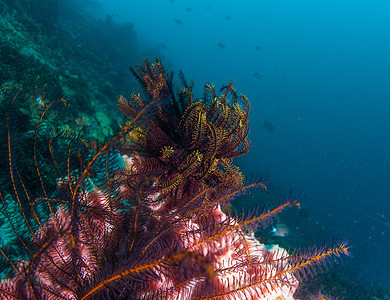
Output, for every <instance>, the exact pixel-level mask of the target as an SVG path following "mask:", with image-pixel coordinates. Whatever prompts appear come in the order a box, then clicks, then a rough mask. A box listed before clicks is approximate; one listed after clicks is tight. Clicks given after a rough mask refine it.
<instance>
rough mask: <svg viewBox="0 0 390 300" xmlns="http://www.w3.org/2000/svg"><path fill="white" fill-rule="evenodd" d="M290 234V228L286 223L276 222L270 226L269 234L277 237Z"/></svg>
mask: <svg viewBox="0 0 390 300" xmlns="http://www.w3.org/2000/svg"><path fill="white" fill-rule="evenodd" d="M289 234H290V229H289V228H288V226H287V225H286V224H283V223H278V224H276V225H275V226H272V230H271V232H270V235H272V236H277V237H286V236H288V235H289Z"/></svg>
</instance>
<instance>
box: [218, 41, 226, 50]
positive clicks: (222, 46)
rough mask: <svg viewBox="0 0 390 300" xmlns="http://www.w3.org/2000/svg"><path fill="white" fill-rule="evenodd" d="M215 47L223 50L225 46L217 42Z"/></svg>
mask: <svg viewBox="0 0 390 300" xmlns="http://www.w3.org/2000/svg"><path fill="white" fill-rule="evenodd" d="M217 45H218V47H219V48H221V49H223V48H225V44H224V43H221V42H219V43H218V44H217Z"/></svg>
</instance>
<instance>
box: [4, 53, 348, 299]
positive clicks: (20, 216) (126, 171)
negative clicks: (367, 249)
mask: <svg viewBox="0 0 390 300" xmlns="http://www.w3.org/2000/svg"><path fill="white" fill-rule="evenodd" d="M132 72H133V74H134V75H135V77H136V78H137V79H138V81H139V82H140V84H141V86H142V88H143V90H144V94H143V95H142V96H141V95H140V94H133V95H132V97H131V99H129V100H126V99H125V98H124V97H120V99H119V102H118V106H119V110H120V111H121V112H122V113H123V115H124V116H125V117H126V120H125V122H124V123H123V125H122V127H121V129H120V131H119V132H118V133H117V134H115V135H114V136H113V137H112V138H111V139H110V140H109V141H108V142H106V143H103V144H99V143H97V142H90V141H88V140H85V139H84V137H83V136H82V135H80V134H74V133H69V132H64V133H62V134H57V135H55V136H53V137H51V138H50V139H49V140H48V143H47V146H48V150H46V152H47V151H48V153H49V154H50V156H49V157H50V158H51V160H52V163H51V164H50V165H51V166H52V168H51V169H50V168H49V166H46V164H48V163H47V162H46V161H44V160H43V157H42V155H40V153H41V151H43V153H46V152H45V150H43V148H42V145H41V143H40V141H41V136H42V132H43V131H44V126H45V123H44V121H43V120H44V117H45V114H47V112H48V111H49V109H50V108H51V107H52V103H50V104H48V105H47V106H46V107H45V108H43V112H42V116H41V118H40V119H39V122H38V125H37V127H36V130H35V132H34V134H33V136H34V138H33V141H34V142H33V147H32V149H33V161H34V168H35V171H36V177H37V182H38V183H37V185H38V186H39V192H37V193H35V194H32V193H31V192H30V191H29V188H27V183H26V182H27V180H26V178H24V177H23V172H22V168H23V166H22V165H21V164H20V163H18V160H17V154H18V153H15V152H14V149H15V148H16V144H17V141H14V140H13V138H12V135H11V134H10V132H11V123H10V122H11V121H10V116H11V112H12V107H13V106H14V101H13V100H12V99H11V100H10V101H5V102H6V104H7V109H6V112H5V131H6V132H7V133H8V134H7V140H6V144H7V150H6V153H7V156H6V157H7V162H8V165H7V168H8V170H9V178H10V181H11V191H8V192H5V193H4V192H2V194H1V201H2V203H3V206H2V214H3V215H4V216H5V219H6V222H7V230H8V232H9V234H10V235H11V236H12V237H13V242H12V243H14V244H15V243H17V244H19V246H20V248H21V249H22V250H23V256H21V257H19V259H17V258H15V257H12V256H11V255H9V251H8V250H9V249H8V243H7V242H4V243H3V244H2V245H1V249H0V256H2V258H3V261H2V262H0V263H2V264H3V265H8V269H7V270H9V271H8V272H7V273H8V274H6V276H5V277H4V279H3V280H2V281H1V283H0V295H1V297H2V299H294V296H293V294H294V292H295V290H296V289H297V287H298V285H299V283H300V281H301V280H307V279H309V278H310V277H314V276H315V275H316V273H317V272H319V271H320V272H322V271H323V270H324V269H327V268H328V266H329V265H330V264H331V263H332V262H334V261H337V260H338V259H339V257H340V256H342V255H348V246H347V244H346V243H345V242H334V243H331V244H330V245H325V246H323V247H320V248H316V247H312V248H310V249H306V250H303V249H297V250H290V251H287V250H284V249H281V248H279V247H277V246H274V247H272V248H271V247H267V246H265V245H262V244H260V243H259V242H258V241H257V240H256V239H255V238H254V232H255V230H256V228H257V227H258V226H266V225H269V224H270V223H271V222H272V221H273V219H274V218H275V217H276V216H277V214H278V213H280V212H281V211H282V210H283V209H285V208H287V207H299V202H298V201H299V199H297V198H296V197H294V196H293V195H291V194H290V195H288V196H287V197H286V198H285V199H284V201H282V202H281V203H280V204H279V205H278V206H277V207H275V208H270V207H266V208H264V209H263V210H262V211H261V212H259V213H258V212H257V211H253V212H250V213H247V214H246V215H245V214H242V215H241V216H233V215H226V214H225V213H223V212H222V210H221V207H222V206H224V205H225V204H227V203H229V201H231V200H232V199H233V198H235V197H237V196H239V195H240V194H242V193H245V192H246V191H247V190H248V189H251V188H256V187H257V188H261V189H264V190H266V189H267V186H266V181H265V180H259V181H257V182H252V183H250V182H249V183H248V182H245V179H244V176H243V175H242V173H241V172H240V170H239V169H238V167H236V166H234V165H233V163H232V160H233V159H234V158H235V157H238V156H241V155H244V154H245V153H246V152H247V151H248V149H249V141H248V132H249V121H248V114H249V102H248V100H247V99H246V97H245V96H243V95H238V94H237V92H236V91H235V89H234V88H233V84H232V82H230V83H229V84H228V85H226V86H224V87H222V89H221V90H220V94H218V93H217V92H216V91H215V89H214V88H213V87H212V86H211V85H206V86H205V93H204V96H203V97H202V98H195V97H194V96H193V91H192V87H193V83H192V82H191V83H190V84H189V83H188V82H187V81H186V80H185V79H184V76H183V75H182V74H181V76H180V77H181V78H182V82H183V86H184V87H183V88H181V89H178V90H177V91H174V89H173V84H172V78H173V76H172V74H167V73H166V72H165V70H164V69H163V67H162V65H161V63H160V61H158V60H156V61H155V62H154V63H153V64H151V63H149V62H148V61H146V60H145V61H144V63H143V65H142V66H138V67H136V68H135V69H132ZM59 102H63V101H62V100H60V101H59ZM43 162H45V163H43ZM44 169H50V170H48V171H46V170H44ZM49 176H51V178H56V182H57V189H56V191H55V192H50V190H49V189H48V187H47V183H46V181H47V178H48V177H49ZM10 202H13V204H12V205H11V204H10ZM10 207H13V209H10ZM15 212H16V213H17V216H14V213H15ZM21 228H23V232H21V230H22V229H21Z"/></svg>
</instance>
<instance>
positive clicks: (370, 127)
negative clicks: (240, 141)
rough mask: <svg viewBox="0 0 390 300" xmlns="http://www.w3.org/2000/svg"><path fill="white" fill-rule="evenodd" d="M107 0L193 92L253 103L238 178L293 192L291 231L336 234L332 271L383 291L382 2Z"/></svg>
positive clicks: (387, 270) (387, 160)
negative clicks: (220, 92) (224, 91)
mask: <svg viewBox="0 0 390 300" xmlns="http://www.w3.org/2000/svg"><path fill="white" fill-rule="evenodd" d="M106 2H107V3H106V4H105V5H104V6H103V9H101V10H99V11H95V13H96V14H97V15H98V16H99V17H101V18H105V16H106V14H113V15H114V19H115V21H118V22H122V21H130V22H133V23H134V25H135V27H134V28H135V31H136V32H137V35H138V40H139V44H140V47H141V50H140V51H141V53H142V51H145V56H148V53H149V52H150V51H148V49H150V48H154V49H157V50H158V51H160V53H161V56H162V60H163V62H164V61H166V62H167V64H168V63H169V68H170V69H173V70H176V71H178V70H179V69H181V70H183V71H184V73H185V74H186V75H187V78H188V79H190V78H193V79H194V80H195V86H196V87H197V89H195V90H196V91H197V92H199V93H201V90H202V86H203V83H205V82H213V83H214V84H215V86H216V87H219V86H221V85H222V84H223V83H228V82H229V81H230V79H233V80H234V84H235V87H236V88H237V90H238V92H240V93H243V94H245V95H246V96H247V97H249V99H250V100H251V103H252V113H251V134H250V136H251V141H252V149H251V151H250V153H249V154H248V155H247V156H246V157H245V158H243V159H241V160H240V165H241V168H242V170H243V171H244V173H245V174H253V175H254V176H255V177H261V176H269V177H270V181H271V182H272V183H273V185H274V186H275V188H278V187H280V188H282V189H285V190H287V191H288V190H290V189H291V190H293V191H294V192H297V193H298V192H304V193H305V194H306V198H305V199H303V200H302V206H303V208H304V209H305V211H307V212H308V214H309V215H310V222H309V221H308V223H307V224H308V225H307V226H306V227H304V228H295V230H297V231H299V232H300V233H301V234H304V232H305V231H307V232H310V231H311V233H312V234H311V236H314V238H312V240H311V241H310V242H311V243H313V244H315V243H318V244H321V243H322V242H323V241H324V240H330V239H332V238H333V237H334V238H347V239H348V240H349V241H350V244H351V245H353V248H352V249H351V251H352V254H353V258H352V259H348V260H346V261H345V264H344V267H343V268H342V269H341V270H340V272H341V273H342V274H344V275H345V276H352V278H355V279H356V280H361V281H362V282H365V283H367V284H368V285H370V284H372V285H374V286H383V287H384V288H386V289H390V275H389V274H390V250H389V247H390V184H389V183H390V172H389V170H390V155H389V149H390V123H389V118H388V117H389V114H390V83H389V79H390V58H389V53H390V18H389V13H388V12H389V10H390V3H389V2H388V1H375V0H372V1H361V0H355V1H343V0H337V1H335V0H327V1H323V0H319V1H312V0H311V1H286V0H279V1H276V0H274V1H266V0H251V1H249V0H248V1H227V0H225V1H222V0H213V1H204V0H196V1H195V0H194V1H189V0H188V1H184V0H182V1H180V0H174V1H172V0H171V1H168V0H149V1H140V0H139V1H128V0H121V1H120V0H116V1H115V0H110V1H108V0H106ZM143 49H144V50H143ZM198 95H199V96H200V95H201V94H198ZM264 121H268V122H270V123H271V124H272V125H273V126H274V128H275V130H274V132H270V131H269V130H267V128H265V127H264V126H263V123H264ZM310 224H315V225H316V226H317V227H315V226H311V225H310ZM289 225H290V227H291V228H293V230H294V224H289ZM317 228H320V229H321V230H318V229H317ZM316 230H318V232H317V233H316ZM313 232H314V233H316V234H314V235H313ZM302 244H305V245H306V241H305V242H302Z"/></svg>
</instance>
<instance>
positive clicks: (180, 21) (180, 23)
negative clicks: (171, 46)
mask: <svg viewBox="0 0 390 300" xmlns="http://www.w3.org/2000/svg"><path fill="white" fill-rule="evenodd" d="M174 22H175V23H176V24H178V25H183V21H182V20H180V19H175V20H174Z"/></svg>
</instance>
